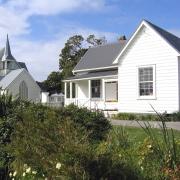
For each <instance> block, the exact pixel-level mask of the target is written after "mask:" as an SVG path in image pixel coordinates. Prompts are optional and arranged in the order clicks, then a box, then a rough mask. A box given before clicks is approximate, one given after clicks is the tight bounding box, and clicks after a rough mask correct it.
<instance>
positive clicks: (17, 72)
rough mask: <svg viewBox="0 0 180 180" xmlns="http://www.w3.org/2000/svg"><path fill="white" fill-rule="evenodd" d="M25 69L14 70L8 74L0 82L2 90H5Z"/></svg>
mask: <svg viewBox="0 0 180 180" xmlns="http://www.w3.org/2000/svg"><path fill="white" fill-rule="evenodd" d="M24 70H25V69H16V70H12V71H11V72H9V73H8V74H7V75H6V76H4V78H3V79H2V80H1V81H0V87H2V88H3V89H5V88H7V87H8V86H9V84H11V83H12V81H14V79H15V78H16V77H17V76H19V75H20V74H21V73H22V72H23V71H24Z"/></svg>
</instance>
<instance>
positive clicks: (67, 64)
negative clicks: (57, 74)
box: [59, 35, 107, 78]
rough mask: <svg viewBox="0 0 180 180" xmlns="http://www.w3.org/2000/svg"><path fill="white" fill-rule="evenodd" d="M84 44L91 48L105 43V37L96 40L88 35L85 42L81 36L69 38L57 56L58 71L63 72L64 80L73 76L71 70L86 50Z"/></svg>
mask: <svg viewBox="0 0 180 180" xmlns="http://www.w3.org/2000/svg"><path fill="white" fill-rule="evenodd" d="M85 42H87V43H89V44H92V45H93V46H94V45H101V44H106V43H107V41H106V38H105V36H102V37H100V38H99V39H96V38H95V36H94V35H89V36H88V38H87V39H86V40H85V39H84V38H83V37H82V35H75V36H72V37H70V38H69V39H68V40H67V42H66V43H65V46H64V48H63V49H62V51H61V54H60V55H59V56H60V59H59V69H60V70H62V71H63V73H64V78H68V77H71V76H73V74H72V70H73V69H74V67H75V66H76V65H77V63H78V62H79V61H80V59H81V58H82V57H83V56H84V54H85V53H86V51H87V50H88V48H86V47H85Z"/></svg>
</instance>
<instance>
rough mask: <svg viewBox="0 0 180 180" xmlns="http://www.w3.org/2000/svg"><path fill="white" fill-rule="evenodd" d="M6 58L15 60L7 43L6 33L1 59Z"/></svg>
mask: <svg viewBox="0 0 180 180" xmlns="http://www.w3.org/2000/svg"><path fill="white" fill-rule="evenodd" d="M1 51H2V50H1ZM6 59H8V60H15V58H14V57H13V56H12V54H11V48H10V44H9V39H8V35H7V40H6V46H5V48H4V55H3V57H2V60H6Z"/></svg>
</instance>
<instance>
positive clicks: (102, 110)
mask: <svg viewBox="0 0 180 180" xmlns="http://www.w3.org/2000/svg"><path fill="white" fill-rule="evenodd" d="M91 110H92V111H95V110H99V111H118V109H91Z"/></svg>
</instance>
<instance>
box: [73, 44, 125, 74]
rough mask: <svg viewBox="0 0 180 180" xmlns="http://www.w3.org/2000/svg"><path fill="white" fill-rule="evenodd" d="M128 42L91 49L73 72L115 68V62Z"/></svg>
mask: <svg viewBox="0 0 180 180" xmlns="http://www.w3.org/2000/svg"><path fill="white" fill-rule="evenodd" d="M126 42H127V41H118V42H116V43H111V44H105V45H100V46H93V47H90V48H89V50H88V51H87V52H86V54H85V55H84V57H83V58H82V59H81V60H80V61H79V63H78V64H77V65H76V67H75V68H74V69H73V71H74V72H75V71H78V70H85V69H95V68H104V67H111V66H115V65H114V64H112V63H113V61H114V60H115V58H116V57H117V56H118V54H119V53H120V51H121V49H122V48H123V47H124V45H125V44H126Z"/></svg>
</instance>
